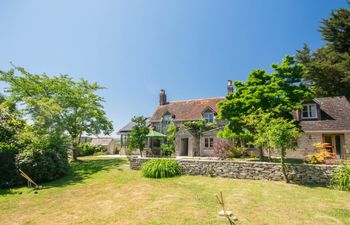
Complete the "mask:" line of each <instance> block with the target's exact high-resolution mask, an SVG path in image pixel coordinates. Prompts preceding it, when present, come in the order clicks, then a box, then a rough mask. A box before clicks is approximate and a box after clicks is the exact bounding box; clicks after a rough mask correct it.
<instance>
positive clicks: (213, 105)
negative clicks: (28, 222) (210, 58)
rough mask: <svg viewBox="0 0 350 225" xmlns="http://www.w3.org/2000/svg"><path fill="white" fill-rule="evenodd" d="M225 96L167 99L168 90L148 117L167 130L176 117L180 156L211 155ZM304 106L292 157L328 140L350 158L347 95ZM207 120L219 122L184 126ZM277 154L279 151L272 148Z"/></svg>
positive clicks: (296, 114)
mask: <svg viewBox="0 0 350 225" xmlns="http://www.w3.org/2000/svg"><path fill="white" fill-rule="evenodd" d="M227 91H228V94H230V93H232V92H233V85H232V81H231V80H229V81H228V85H227ZM224 100H225V97H216V98H206V99H193V100H180V101H171V102H168V101H167V95H166V92H165V90H161V91H160V94H159V105H158V106H157V108H156V110H155V112H154V113H153V115H152V116H151V117H150V118H149V125H150V127H153V129H155V130H156V131H158V132H161V133H165V132H166V129H167V125H168V124H169V123H170V122H171V121H173V122H174V123H175V125H176V126H177V127H179V131H178V133H177V136H176V155H177V156H192V157H193V156H210V155H212V154H213V152H214V143H215V142H216V141H217V139H218V138H217V132H218V131H219V130H220V129H222V128H223V126H224V125H225V124H226V122H225V121H216V115H217V113H218V108H217V104H218V103H219V102H220V101H224ZM303 106H304V107H303V109H302V110H298V111H295V112H292V114H293V116H294V118H295V119H296V120H298V121H299V122H300V125H301V128H302V130H303V131H304V133H303V135H302V136H301V137H300V138H299V139H298V140H297V143H296V144H297V148H296V151H288V152H287V157H289V158H305V157H306V156H307V155H308V154H310V153H313V152H315V151H316V150H317V149H316V148H315V147H314V144H315V143H329V148H328V150H329V151H330V152H333V153H334V154H335V155H336V157H337V158H339V159H350V103H349V101H348V100H347V99H346V98H345V97H324V98H316V99H313V100H311V101H304V102H303ZM199 120H205V121H207V122H208V123H214V122H215V123H216V124H217V125H218V126H217V128H215V129H213V130H209V131H206V132H202V133H201V134H200V135H194V134H192V133H191V132H190V131H188V130H186V129H185V127H184V126H183V123H184V122H187V121H199ZM272 155H276V156H277V152H272Z"/></svg>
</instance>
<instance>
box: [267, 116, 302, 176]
mask: <svg viewBox="0 0 350 225" xmlns="http://www.w3.org/2000/svg"><path fill="white" fill-rule="evenodd" d="M266 132H267V137H268V139H269V143H270V144H271V147H273V148H275V149H278V150H279V151H280V154H281V167H282V173H283V176H284V179H285V181H286V182H287V183H289V179H288V175H287V167H286V165H285V158H286V153H287V150H294V149H295V140H296V139H298V138H299V137H300V135H301V130H300V128H299V127H297V126H296V125H295V124H294V122H293V121H288V120H286V119H283V118H277V119H271V120H270V124H269V126H268V129H267V131H266Z"/></svg>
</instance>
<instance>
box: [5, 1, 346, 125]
mask: <svg viewBox="0 0 350 225" xmlns="http://www.w3.org/2000/svg"><path fill="white" fill-rule="evenodd" d="M339 7H346V1H345V0H309V1H305V0H304V1H303V0H289V1H287V0H285V1H282V0H265V1H262V0H255V1H253V0H227V1H225V0H221V1H211V0H176V1H175V0H173V1H170V0H169V1H164V0H149V1H146V0H140V1H137V0H133V1H131V0H125V1H117V0H98V1H97V0H96V1H87V0H74V1H72V0H60V1H44V0H42V1H39V0H26V1H19V0H1V1H0V28H1V35H0V69H1V70H8V69H10V67H11V66H10V63H9V62H10V61H12V62H13V63H15V64H16V65H18V66H22V67H25V68H26V69H27V70H28V71H30V72H32V73H43V72H46V73H47V74H48V75H58V74H70V75H71V76H73V77H74V78H77V79H78V78H81V77H83V78H85V79H88V80H89V81H97V82H98V83H99V84H101V85H103V86H105V87H107V88H108V89H106V90H103V91H101V92H100V94H101V95H102V96H104V97H105V99H106V103H105V108H106V111H107V115H108V117H109V118H110V119H111V120H112V121H113V123H114V128H115V130H118V129H119V128H121V127H122V126H123V125H124V124H125V123H127V122H128V121H129V120H130V118H131V117H133V116H134V115H151V114H152V113H153V111H154V109H155V107H156V106H157V104H158V94H159V90H160V89H161V88H164V89H166V91H167V94H168V100H170V101H171V100H180V99H194V98H206V97H217V96H223V95H225V94H226V84H227V80H228V79H233V80H245V79H246V78H247V75H248V74H249V71H251V70H252V69H257V68H262V69H268V68H269V67H270V65H271V64H272V63H275V62H279V61H280V60H281V59H282V58H283V57H284V56H285V55H286V54H292V55H293V54H294V53H295V50H296V49H300V48H301V47H302V46H303V43H308V44H309V45H310V46H311V48H312V49H315V48H317V47H319V46H321V45H322V43H323V42H322V40H321V37H320V34H319V33H318V31H317V29H318V28H319V26H320V21H321V19H322V18H327V17H328V16H329V14H330V12H331V10H334V9H337V8H339ZM0 85H1V86H0V87H2V88H3V84H0Z"/></svg>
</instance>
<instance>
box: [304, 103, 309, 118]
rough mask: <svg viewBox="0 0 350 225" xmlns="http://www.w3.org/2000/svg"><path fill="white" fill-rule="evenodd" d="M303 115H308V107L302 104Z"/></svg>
mask: <svg viewBox="0 0 350 225" xmlns="http://www.w3.org/2000/svg"><path fill="white" fill-rule="evenodd" d="M303 117H305V118H307V117H309V112H308V107H307V106H304V108H303Z"/></svg>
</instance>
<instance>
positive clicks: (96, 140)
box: [90, 137, 113, 145]
mask: <svg viewBox="0 0 350 225" xmlns="http://www.w3.org/2000/svg"><path fill="white" fill-rule="evenodd" d="M112 141H113V138H108V137H106V138H93V139H92V140H91V142H90V143H91V145H109V144H110V143H111V142H112Z"/></svg>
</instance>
